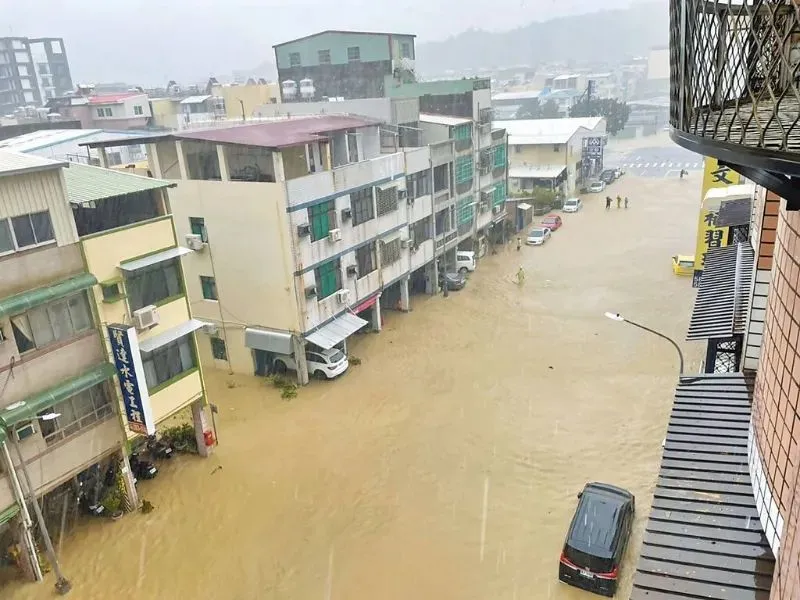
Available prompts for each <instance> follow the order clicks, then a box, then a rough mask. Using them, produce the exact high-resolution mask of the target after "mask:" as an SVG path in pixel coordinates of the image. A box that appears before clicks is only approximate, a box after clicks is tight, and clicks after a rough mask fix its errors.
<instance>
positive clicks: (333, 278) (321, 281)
mask: <svg viewBox="0 0 800 600" xmlns="http://www.w3.org/2000/svg"><path fill="white" fill-rule="evenodd" d="M314 278H315V279H316V283H317V297H318V298H319V299H320V300H322V299H323V298H327V297H328V296H330V295H331V294H333V293H334V292H336V290H340V289H342V269H341V266H340V261H339V259H338V258H337V259H335V260H331V261H328V262H326V263H322V264H321V265H320V266H318V267H317V268H316V269H314Z"/></svg>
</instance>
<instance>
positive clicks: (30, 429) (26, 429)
mask: <svg viewBox="0 0 800 600" xmlns="http://www.w3.org/2000/svg"><path fill="white" fill-rule="evenodd" d="M34 433H36V424H35V423H34V422H33V421H30V422H28V423H26V424H25V425H18V426H17V427H14V440H15V441H17V442H21V441H22V440H25V439H28V438H29V437H31V436H32V435H33V434H34Z"/></svg>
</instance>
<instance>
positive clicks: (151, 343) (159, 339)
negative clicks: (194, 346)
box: [139, 319, 205, 352]
mask: <svg viewBox="0 0 800 600" xmlns="http://www.w3.org/2000/svg"><path fill="white" fill-rule="evenodd" d="M203 325H205V323H204V322H203V321H199V320H197V319H189V320H188V321H186V322H185V323H181V324H180V325H178V326H177V327H173V328H172V329H167V330H166V331H162V332H161V333H159V334H156V335H154V336H153V337H149V338H147V339H145V340H140V341H139V350H140V351H141V352H152V351H153V350H155V349H156V348H160V347H161V346H165V345H167V344H169V343H170V342H174V341H175V340H177V339H178V338H182V337H183V336H185V335H189V334H190V333H192V332H193V331H197V330H198V329H200V328H201V327H203Z"/></svg>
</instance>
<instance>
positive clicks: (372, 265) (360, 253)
mask: <svg viewBox="0 0 800 600" xmlns="http://www.w3.org/2000/svg"><path fill="white" fill-rule="evenodd" d="M356 263H357V264H358V276H359V277H364V275H367V274H369V273H372V272H373V271H374V270H375V269H377V268H378V245H377V244H376V243H375V242H370V243H369V244H367V245H366V246H361V248H358V249H357V250H356Z"/></svg>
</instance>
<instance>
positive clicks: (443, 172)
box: [433, 163, 450, 192]
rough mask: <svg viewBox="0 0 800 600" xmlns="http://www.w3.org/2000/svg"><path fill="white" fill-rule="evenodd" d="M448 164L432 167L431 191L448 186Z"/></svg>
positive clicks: (444, 188) (439, 190)
mask: <svg viewBox="0 0 800 600" xmlns="http://www.w3.org/2000/svg"><path fill="white" fill-rule="evenodd" d="M448 164H449V163H447V164H444V165H439V166H438V167H434V168H433V191H434V192H441V191H442V190H446V189H448V188H449V187H450V174H449V172H448Z"/></svg>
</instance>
